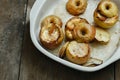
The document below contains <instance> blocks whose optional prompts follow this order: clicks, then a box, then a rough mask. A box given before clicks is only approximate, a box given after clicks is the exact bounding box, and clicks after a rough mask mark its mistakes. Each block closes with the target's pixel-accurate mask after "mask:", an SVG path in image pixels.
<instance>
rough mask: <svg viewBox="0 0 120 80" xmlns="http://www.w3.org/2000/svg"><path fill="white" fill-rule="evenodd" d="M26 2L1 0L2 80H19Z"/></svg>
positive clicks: (0, 61) (0, 65)
mask: <svg viewBox="0 0 120 80" xmlns="http://www.w3.org/2000/svg"><path fill="white" fill-rule="evenodd" d="M25 2H26V0H0V80H17V79H18V76H19V62H20V55H21V49H22V39H23V30H24V24H23V22H24V7H25V4H26V3H25Z"/></svg>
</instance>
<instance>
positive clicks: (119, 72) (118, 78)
mask: <svg viewBox="0 0 120 80" xmlns="http://www.w3.org/2000/svg"><path fill="white" fill-rule="evenodd" d="M115 80H120V60H119V61H117V62H116V63H115Z"/></svg>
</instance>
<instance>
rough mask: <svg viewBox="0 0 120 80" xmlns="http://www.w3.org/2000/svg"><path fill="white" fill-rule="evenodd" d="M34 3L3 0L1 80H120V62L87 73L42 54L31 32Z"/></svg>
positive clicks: (0, 12)
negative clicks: (31, 13) (30, 17)
mask: <svg viewBox="0 0 120 80" xmlns="http://www.w3.org/2000/svg"><path fill="white" fill-rule="evenodd" d="M34 2H35V0H1V1H0V80H120V61H117V62H116V63H113V64H111V65H109V66H108V67H106V68H104V69H102V70H100V71H97V72H92V73H86V72H81V71H76V70H74V69H71V68H68V67H66V66H64V65H61V64H60V63H57V62H55V61H53V60H51V59H49V58H48V57H46V56H45V55H43V54H42V53H40V52H39V51H38V50H37V49H36V48H35V47H34V45H33V43H32V41H31V39H30V33H29V12H30V9H31V7H32V5H33V3H34Z"/></svg>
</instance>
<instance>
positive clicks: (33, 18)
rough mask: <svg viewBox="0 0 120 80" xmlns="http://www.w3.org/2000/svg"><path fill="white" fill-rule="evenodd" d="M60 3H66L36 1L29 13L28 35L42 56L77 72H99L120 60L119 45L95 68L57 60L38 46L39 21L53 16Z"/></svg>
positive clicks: (55, 0) (54, 0)
mask: <svg viewBox="0 0 120 80" xmlns="http://www.w3.org/2000/svg"><path fill="white" fill-rule="evenodd" d="M61 1H66V0H36V2H35V4H34V5H33V7H32V10H31V12H30V35H31V39H32V41H33V44H34V45H35V47H36V48H37V49H38V50H39V51H40V52H42V53H43V54H45V55H46V56H48V57H49V58H51V59H53V60H55V61H57V62H59V63H61V64H64V65H66V66H68V67H71V68H74V69H77V70H81V71H87V72H92V71H97V70H100V69H102V68H104V67H106V66H108V65H109V64H111V63H113V62H115V61H117V60H118V59H120V45H119V46H118V48H117V49H116V50H115V51H114V53H113V55H112V56H111V57H109V59H107V60H106V61H105V62H104V63H103V64H101V65H99V66H96V67H84V66H80V65H77V64H74V63H71V62H69V61H66V60H64V59H61V58H59V57H58V56H56V55H54V54H53V53H51V52H49V51H47V50H46V49H44V48H43V47H42V46H41V45H40V43H39V38H38V35H39V30H40V21H41V20H42V19H43V18H44V17H45V16H47V15H50V14H53V13H54V11H55V10H54V9H57V8H56V6H57V5H58V4H59V3H60V2H61ZM88 1H92V2H93V3H94V1H98V0H88ZM114 1H115V2H116V3H117V5H118V6H119V5H120V0H114ZM62 7H63V6H62ZM91 7H94V6H91ZM64 14H65V13H64ZM64 14H61V15H64ZM63 18H64V16H63ZM88 20H89V19H88ZM63 22H64V21H63ZM118 24H119V23H118ZM119 37H120V36H119Z"/></svg>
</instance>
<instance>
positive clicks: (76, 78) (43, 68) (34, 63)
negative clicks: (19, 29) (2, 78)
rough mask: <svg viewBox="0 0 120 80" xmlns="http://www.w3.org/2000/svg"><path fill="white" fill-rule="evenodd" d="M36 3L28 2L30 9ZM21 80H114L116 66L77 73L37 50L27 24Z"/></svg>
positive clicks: (29, 0) (31, 0)
mask: <svg viewBox="0 0 120 80" xmlns="http://www.w3.org/2000/svg"><path fill="white" fill-rule="evenodd" d="M34 1H35V0H28V2H29V3H28V6H29V8H31V6H32V4H33V2H34ZM29 8H28V9H29ZM28 14H29V13H28ZM19 80H114V64H112V65H110V66H108V67H106V68H105V69H102V70H100V71H97V72H92V73H86V72H81V71H76V70H74V69H71V68H68V67H66V66H64V65H61V64H60V63H57V62H55V61H53V60H51V59H49V58H48V57H46V56H45V55H43V54H42V53H41V52H39V51H38V50H37V49H36V48H35V46H34V45H33V43H32V41H31V39H30V32H29V23H27V24H26V29H25V34H24V42H23V50H22V58H21V68H20V79H19Z"/></svg>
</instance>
